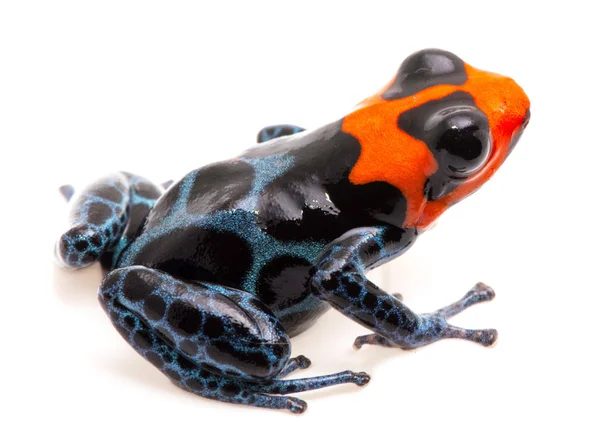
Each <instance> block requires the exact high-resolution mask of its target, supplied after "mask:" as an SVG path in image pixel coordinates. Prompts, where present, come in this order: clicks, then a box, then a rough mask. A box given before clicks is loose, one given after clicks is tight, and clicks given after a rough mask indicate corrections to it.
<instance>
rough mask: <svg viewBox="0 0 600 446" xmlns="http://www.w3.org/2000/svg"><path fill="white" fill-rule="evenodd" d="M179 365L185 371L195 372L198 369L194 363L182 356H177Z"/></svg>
mask: <svg viewBox="0 0 600 446" xmlns="http://www.w3.org/2000/svg"><path fill="white" fill-rule="evenodd" d="M177 364H178V365H179V367H181V368H182V369H183V370H187V371H193V370H196V369H197V367H196V364H194V363H193V362H192V361H190V360H189V359H187V358H185V357H183V356H181V355H178V356H177Z"/></svg>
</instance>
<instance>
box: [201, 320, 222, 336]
mask: <svg viewBox="0 0 600 446" xmlns="http://www.w3.org/2000/svg"><path fill="white" fill-rule="evenodd" d="M203 333H204V334H205V335H206V336H208V337H209V338H218V337H220V336H222V335H223V334H224V333H225V326H224V325H223V321H222V320H221V319H219V318H218V317H213V316H207V317H206V319H205V321H204V325H203Z"/></svg>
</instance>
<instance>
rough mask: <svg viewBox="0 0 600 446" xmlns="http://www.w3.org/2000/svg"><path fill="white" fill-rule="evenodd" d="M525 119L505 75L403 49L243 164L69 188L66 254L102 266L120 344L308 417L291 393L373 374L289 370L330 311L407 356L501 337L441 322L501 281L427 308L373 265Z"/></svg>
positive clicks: (189, 377) (472, 175)
mask: <svg viewBox="0 0 600 446" xmlns="http://www.w3.org/2000/svg"><path fill="white" fill-rule="evenodd" d="M528 120H529V101H528V99H527V97H526V95H525V93H524V92H523V90H522V89H521V88H520V87H519V86H518V85H517V84H516V83H515V82H514V81H513V80H512V79H510V78H507V77H504V76H500V75H496V74H493V73H487V72H484V71H481V70H477V69H475V68H473V67H471V66H470V65H468V64H466V63H464V62H463V61H462V60H461V59H459V58H458V57H457V56H455V55H454V54H452V53H449V52H446V51H442V50H435V49H429V50H423V51H419V52H416V53H414V54H412V55H410V56H409V57H408V58H407V59H406V60H405V61H404V62H403V63H402V64H401V66H400V68H399V70H398V73H397V74H396V76H395V77H394V79H393V80H392V81H391V82H390V83H389V84H388V85H386V86H385V87H384V88H383V89H382V90H381V91H380V92H379V93H377V94H375V95H374V96H372V97H370V98H367V99H366V100H364V101H363V102H361V103H360V104H358V106H357V107H356V108H355V109H354V110H353V111H352V112H351V113H349V114H348V115H347V116H345V117H344V118H343V119H340V120H339V121H336V122H333V123H331V124H328V125H325V126H323V127H321V128H318V129H316V130H312V131H305V130H304V129H302V128H300V127H297V126H292V125H281V126H271V127H267V128H265V129H263V130H261V131H260V132H259V134H258V144H257V145H256V146H254V147H252V148H250V149H249V150H247V151H245V152H243V153H242V154H241V155H240V156H239V157H237V158H234V159H230V160H227V161H223V162H218V163H215V164H211V165H209V166H205V167H201V168H199V169H196V170H194V171H192V172H190V173H189V174H188V175H186V176H185V177H184V178H183V179H181V180H180V181H179V182H177V183H175V184H173V185H171V186H170V187H168V188H167V189H166V190H165V189H164V188H163V187H162V186H158V185H154V184H152V183H151V182H150V181H148V180H147V179H145V178H142V177H140V176H137V175H134V174H131V173H124V172H120V173H115V174H113V175H109V176H107V177H105V178H102V179H100V180H98V181H96V182H94V183H92V184H91V185H90V186H88V187H87V188H85V189H84V190H82V191H80V192H79V193H77V194H75V195H73V196H72V197H71V195H72V194H73V191H72V190H71V189H69V188H65V189H63V192H64V194H65V196H67V197H68V198H70V201H71V211H70V224H71V226H70V229H69V230H68V231H67V232H66V233H64V234H63V235H62V236H61V237H60V239H59V240H58V242H57V245H56V254H57V258H58V259H59V262H60V263H61V264H62V265H64V266H66V267H70V268H83V267H86V266H89V265H91V264H93V263H95V262H98V261H99V262H101V264H102V265H103V267H104V269H105V271H106V275H105V277H104V279H103V281H102V284H101V285H100V289H99V299H100V302H101V304H102V306H103V308H104V309H105V311H106V312H107V314H108V316H109V317H110V319H111V321H112V323H113V324H114V326H115V327H116V329H117V330H118V331H119V333H120V334H121V335H122V336H123V338H124V339H125V340H126V341H127V342H128V343H129V344H130V345H131V346H132V347H133V348H134V349H135V350H136V351H137V352H138V353H139V354H140V355H142V356H143V357H144V358H145V359H147V360H148V361H149V362H150V363H152V364H153V365H154V366H156V367H157V368H159V369H160V370H161V371H162V372H163V373H164V374H165V375H166V376H167V377H169V378H170V379H171V380H172V381H173V382H174V383H175V384H176V385H178V386H180V387H182V388H183V389H185V390H188V391H190V392H193V393H196V394H198V395H201V396H204V397H207V398H212V399H216V400H220V401H226V402H231V403H240V404H247V405H252V406H259V407H267V408H275V409H288V410H290V411H292V412H294V413H301V412H303V411H304V410H305V409H306V403H305V402H304V401H302V400H300V399H298V398H295V397H288V396H284V395H287V394H290V393H298V392H303V391H306V390H313V389H318V388H323V387H329V386H333V385H337V384H343V383H354V384H357V385H359V386H361V385H364V384H366V383H367V382H368V381H369V379H370V378H369V376H368V375H367V374H366V373H364V372H359V373H355V372H352V371H344V372H340V373H335V374H332V375H326V376H318V377H313V378H305V379H292V380H284V379H283V378H284V377H286V376H287V375H288V374H290V373H292V372H293V371H294V370H297V369H302V368H306V367H308V366H309V365H310V361H309V360H308V359H307V358H306V357H304V356H298V357H295V358H291V357H290V356H291V355H290V353H291V346H290V337H292V336H295V335H297V334H299V333H302V332H304V331H305V330H306V329H308V328H309V327H310V326H311V325H312V324H313V323H314V322H315V321H316V320H317V318H318V317H319V316H321V315H322V314H323V313H324V312H325V311H327V310H328V309H330V308H331V307H333V308H335V309H336V310H338V311H339V312H341V313H343V314H344V315H346V316H347V317H349V318H350V319H352V320H354V321H355V322H357V323H359V324H361V325H362V326H364V327H366V328H368V329H369V330H371V331H372V334H368V335H365V336H360V337H358V338H357V339H356V340H355V342H354V346H355V347H356V348H360V347H361V346H362V345H364V344H374V345H380V346H385V347H399V348H401V349H413V348H416V347H419V346H423V345H426V344H429V343H432V342H435V341H437V340H440V339H444V338H461V339H467V340H470V341H473V342H477V343H479V344H481V345H484V346H487V345H491V344H493V343H494V341H495V339H496V336H497V333H496V331H495V330H492V329H482V330H470V329H464V328H460V327H456V326H453V325H451V324H449V323H448V322H447V319H448V318H450V317H451V316H454V315H455V314H457V313H459V312H461V311H463V310H464V309H466V308H468V307H469V306H471V305H473V304H476V303H478V302H483V301H487V300H491V299H492V298H493V297H494V292H493V291H492V289H491V288H489V287H488V286H486V285H483V284H480V283H479V284H477V285H476V286H475V287H473V288H472V289H471V290H470V291H469V292H468V293H467V294H466V295H465V296H464V297H463V298H462V299H461V300H459V301H458V302H456V303H454V304H451V305H449V306H447V307H445V308H442V309H440V310H438V311H435V312H433V313H428V314H416V313H414V312H413V311H411V310H410V309H409V308H408V307H407V306H406V305H404V304H403V303H402V301H401V299H399V298H398V297H397V296H394V295H391V294H388V293H386V292H385V291H383V290H381V289H380V288H378V287H377V286H376V285H374V284H373V283H371V282H370V281H369V280H368V279H366V277H365V272H366V271H368V270H370V269H372V268H374V267H376V266H378V265H380V264H382V263H385V262H387V261H389V260H391V259H393V258H395V257H397V256H399V255H400V254H402V253H403V252H404V251H406V249H408V248H409V247H410V246H411V245H412V244H413V243H414V241H415V240H416V239H417V237H418V236H419V235H420V234H422V233H423V232H424V231H425V230H426V229H427V227H429V226H430V225H431V224H432V223H433V222H434V221H435V220H436V219H437V217H438V216H439V215H440V214H441V213H442V212H443V211H444V210H445V209H447V208H448V207H450V206H452V205H453V204H455V203H456V202H458V201H460V200H461V199H463V198H464V197H466V196H468V195H470V194H471V193H473V192H474V191H475V190H477V189H478V188H479V187H480V186H481V185H482V184H483V183H484V182H485V181H486V180H487V179H489V177H490V176H491V175H492V174H493V173H494V172H495V171H496V170H497V168H498V167H499V166H500V164H501V163H502V162H503V161H504V160H505V158H506V157H507V156H508V154H509V153H510V151H511V150H512V148H513V147H514V144H515V143H516V141H517V140H518V138H519V137H520V135H521V133H522V131H523V129H524V128H525V126H526V125H527V122H528Z"/></svg>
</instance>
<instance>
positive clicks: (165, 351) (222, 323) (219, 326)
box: [99, 266, 369, 413]
mask: <svg viewBox="0 0 600 446" xmlns="http://www.w3.org/2000/svg"><path fill="white" fill-rule="evenodd" d="M99 299H100V303H101V304H102V306H103V307H104V309H105V311H106V312H107V314H108V315H109V317H110V319H111V321H112V323H113V324H114V325H115V328H116V329H117V330H118V331H119V333H120V334H121V335H122V336H123V338H124V339H125V340H126V341H127V342H128V343H129V344H130V345H131V346H132V347H133V348H134V349H135V350H136V351H137V352H138V353H139V354H140V355H142V356H143V357H144V358H146V359H147V360H148V361H150V362H151V363H152V364H153V365H154V366H155V367H157V368H159V369H160V370H161V371H162V372H163V373H164V374H165V375H166V376H167V377H169V378H170V379H171V380H172V381H173V382H174V383H175V384H176V385H177V386H179V387H181V388H183V389H185V390H187V391H189V392H192V393H195V394H197V395H200V396H203V397H206V398H211V399H215V400H219V401H224V402H230V403H237V404H245V405H251V406H258V407H266V408H271V409H287V410H290V411H291V412H293V413H302V412H303V411H304V410H305V409H306V403H305V402H304V401H301V400H299V399H297V398H292V397H284V396H278V395H285V394H288V393H294V392H302V391H306V390H313V389H320V388H324V387H329V386H333V385H338V384H344V383H354V384H357V385H364V384H366V383H367V382H368V380H369V377H368V375H366V374H365V373H354V372H350V371H345V372H341V373H336V374H333V375H327V376H319V377H313V378H305V379H296V380H289V381H282V380H279V379H278V378H279V377H281V376H283V375H284V374H285V373H289V372H291V371H293V370H297V369H299V368H306V367H308V365H309V364H310V361H308V359H307V358H305V357H304V356H298V357H296V358H292V359H289V356H290V352H291V346H290V343H289V339H288V337H287V335H286V334H285V330H284V328H283V326H282V325H281V324H280V322H279V321H278V319H277V318H276V317H275V316H274V315H273V313H272V312H271V311H270V310H269V308H268V307H266V306H265V305H264V304H263V303H262V301H260V300H259V299H257V298H255V297H254V296H253V295H251V294H249V293H246V292H243V291H239V290H235V289H232V288H227V287H222V286H219V285H215V284H212V283H203V282H187V281H183V280H179V279H177V278H174V277H172V276H170V275H169V274H167V273H165V272H162V271H158V270H153V269H150V268H146V267H142V266H131V267H126V268H119V269H116V270H113V271H111V272H110V273H109V274H107V276H106V277H105V278H104V280H103V282H102V284H101V286H100V290H99ZM270 394H275V395H270Z"/></svg>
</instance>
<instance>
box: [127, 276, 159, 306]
mask: <svg viewBox="0 0 600 446" xmlns="http://www.w3.org/2000/svg"><path fill="white" fill-rule="evenodd" d="M153 274H154V273H153V272H150V271H147V270H140V269H135V270H133V271H129V272H128V273H127V276H126V277H125V279H124V280H123V296H124V297H125V299H127V300H129V301H131V302H138V301H140V300H141V299H143V298H146V297H148V296H150V295H151V294H152V292H153V291H154V289H155V285H154V284H153V283H152V282H154V277H153Z"/></svg>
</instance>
